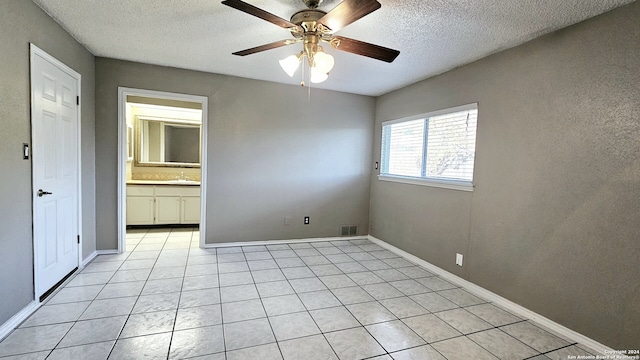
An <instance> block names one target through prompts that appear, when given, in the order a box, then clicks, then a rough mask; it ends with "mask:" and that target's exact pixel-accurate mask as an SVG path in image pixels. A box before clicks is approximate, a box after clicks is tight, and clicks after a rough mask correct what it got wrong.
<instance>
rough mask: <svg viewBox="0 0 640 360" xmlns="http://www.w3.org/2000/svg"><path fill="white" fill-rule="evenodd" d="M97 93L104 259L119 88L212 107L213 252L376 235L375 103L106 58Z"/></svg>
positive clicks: (111, 233)
mask: <svg viewBox="0 0 640 360" xmlns="http://www.w3.org/2000/svg"><path fill="white" fill-rule="evenodd" d="M96 83H97V84H98V85H97V87H96V100H97V104H96V164H97V170H96V173H97V174H96V185H97V200H96V207H97V214H98V218H99V219H100V221H99V223H98V224H97V233H98V240H97V241H98V244H97V246H98V249H115V248H117V233H116V229H117V209H116V207H117V195H116V190H117V184H116V182H117V181H116V174H117V149H116V148H117V121H118V115H117V108H118V106H117V101H118V99H117V98H118V96H117V95H118V86H124V87H132V88H139V89H149V90H159V91H168V92H177V93H186V94H195V95H202V96H207V97H208V98H209V103H208V106H209V112H208V117H209V128H208V135H207V136H208V174H207V176H208V183H207V186H208V188H207V191H208V193H207V199H206V201H207V218H206V221H207V239H206V242H207V243H215V242H238V241H251V240H267V239H290V238H301V237H328V236H337V235H338V234H339V232H338V230H339V226H340V225H341V224H359V225H360V226H361V231H362V233H364V234H366V233H367V231H366V230H367V228H368V215H369V192H370V187H369V185H370V177H369V174H370V164H371V153H372V151H373V150H372V141H371V139H372V137H373V118H374V108H375V100H374V99H373V98H370V97H366V96H359V95H350V94H345V93H338V92H332V91H323V90H316V89H313V90H312V91H311V100H310V102H309V100H308V98H307V89H306V88H300V87H299V86H288V85H282V84H274V83H268V82H263V81H255V80H248V79H242V78H236V77H229V76H224V75H216V74H208V73H200V72H195V71H188V70H180V69H175V68H167V67H160V66H152V65H145V64H138V63H131V62H124V61H118V60H113V59H104V58H97V59H96ZM305 215H308V216H310V217H311V224H310V225H306V226H305V225H303V224H302V222H303V217H304V216H305ZM285 216H292V223H291V225H289V226H284V217H285Z"/></svg>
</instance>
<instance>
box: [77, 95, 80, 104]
mask: <svg viewBox="0 0 640 360" xmlns="http://www.w3.org/2000/svg"><path fill="white" fill-rule="evenodd" d="M76 105H80V96H76Z"/></svg>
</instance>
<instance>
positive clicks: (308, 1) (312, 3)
mask: <svg viewBox="0 0 640 360" xmlns="http://www.w3.org/2000/svg"><path fill="white" fill-rule="evenodd" d="M302 2H304V4H305V5H306V6H307V7H308V8H309V9H315V8H317V7H318V6H320V4H322V0H302Z"/></svg>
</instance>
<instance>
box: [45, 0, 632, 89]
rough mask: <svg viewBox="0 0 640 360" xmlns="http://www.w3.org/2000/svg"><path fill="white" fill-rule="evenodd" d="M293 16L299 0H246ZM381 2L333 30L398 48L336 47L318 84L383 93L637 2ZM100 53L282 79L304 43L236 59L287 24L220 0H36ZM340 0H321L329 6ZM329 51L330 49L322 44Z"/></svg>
mask: <svg viewBox="0 0 640 360" xmlns="http://www.w3.org/2000/svg"><path fill="white" fill-rule="evenodd" d="M245 1H246V2H248V3H250V4H252V5H255V6H257V7H260V8H262V9H264V10H266V11H269V12H271V13H273V14H275V15H277V16H280V17H282V18H285V19H287V20H288V19H289V18H290V16H291V15H292V14H293V13H294V12H295V11H298V10H302V9H304V8H305V6H304V4H303V3H302V1H301V0H245ZM379 1H380V3H381V4H382V8H381V9H379V10H377V11H375V12H373V13H372V14H370V15H368V16H366V17H364V18H362V19H360V20H358V21H357V22H355V23H353V24H351V25H349V26H348V27H346V28H344V29H342V30H341V31H339V32H338V33H337V34H338V35H342V36H347V37H351V38H354V39H358V40H362V41H366V42H371V43H374V44H378V45H382V46H386V47H390V48H394V49H397V50H400V56H399V57H398V58H397V59H396V60H395V61H394V62H393V63H391V64H388V63H385V62H382V61H378V60H373V59H370V58H366V57H362V56H357V55H353V54H350V53H345V52H341V51H337V50H333V49H330V50H329V51H328V52H330V53H332V54H333V55H334V57H335V60H336V65H335V67H334V69H333V70H332V72H331V74H330V75H329V79H328V80H327V81H325V82H324V83H322V84H314V85H313V86H314V87H318V88H324V89H331V90H338V91H344V92H350V93H356V94H364V95H374V96H377V95H381V94H384V93H386V92H389V91H391V90H394V89H398V88H400V87H403V86H406V85H408V84H411V83H414V82H416V81H418V80H422V79H425V78H428V77H431V76H433V75H436V74H440V73H443V72H445V71H447V70H450V69H453V68H455V67H458V66H460V65H464V64H467V63H470V62H472V61H474V60H477V59H480V58H483V57H485V56H487V55H489V54H492V53H495V52H497V51H500V50H503V49H506V48H510V47H513V46H516V45H519V44H521V43H523V42H526V41H528V40H530V39H533V38H535V37H538V36H540V35H542V34H545V33H548V32H551V31H554V30H556V29H560V28H563V27H566V26H568V25H571V24H574V23H577V22H579V21H582V20H584V19H587V18H590V17H593V16H595V15H598V14H601V13H603V12H606V11H608V10H611V9H613V8H616V7H618V6H621V5H624V4H627V3H630V2H633V0H379ZM34 2H35V3H36V4H38V5H39V6H40V7H41V8H43V9H44V10H45V11H46V12H47V13H48V14H49V15H51V17H53V18H54V19H55V20H56V21H57V22H58V23H60V24H61V25H62V27H64V28H65V29H66V30H67V31H68V32H69V33H70V34H71V35H73V36H74V37H75V38H76V39H77V40H78V41H79V42H80V43H82V44H83V45H84V46H86V48H87V49H89V51H91V52H92V53H93V54H94V55H96V56H102V57H109V58H115V59H123V60H130V61H137V62H143V63H149V64H157V65H166V66H172V67H178V68H185V69H192V70H200V71H206V72H212V73H219V74H228V75H234V76H241V77H246V78H251V79H259V80H267V81H273V82H279V83H285V84H299V83H300V70H298V73H297V74H296V75H295V76H294V78H293V79H292V78H290V77H288V76H287V75H286V74H285V73H284V72H283V71H282V69H281V68H280V66H279V64H278V60H279V59H282V58H284V57H286V56H288V55H291V54H294V53H297V52H299V51H300V50H301V45H300V44H295V45H290V46H285V47H282V48H279V49H274V50H269V51H265V52H262V53H258V54H254V55H249V56H245V57H239V56H234V55H231V53H232V52H234V51H238V50H243V49H246V48H250V47H254V46H258V45H262V44H265V43H270V42H274V41H277V40H283V39H288V38H290V37H291V35H290V34H289V32H288V31H287V30H285V29H282V28H280V27H277V26H275V25H273V24H271V23H268V22H266V21H263V20H261V19H258V18H256V17H253V16H251V15H248V14H245V13H242V12H240V11H238V10H235V9H232V8H230V7H227V6H224V5H222V4H221V3H220V0H107V1H105V0H82V1H78V0H34ZM339 3H340V0H325V1H324V2H323V3H322V4H321V6H320V9H322V10H324V11H329V10H331V9H332V8H333V7H335V6H336V5H338V4H339ZM325 48H326V47H325Z"/></svg>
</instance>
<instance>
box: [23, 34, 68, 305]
mask: <svg viewBox="0 0 640 360" xmlns="http://www.w3.org/2000/svg"><path fill="white" fill-rule="evenodd" d="M57 63H58V62H57V60H55V59H53V58H51V57H50V56H49V55H47V54H46V53H44V52H42V50H40V49H37V48H35V47H34V46H32V52H31V101H32V104H31V106H32V115H31V127H32V129H31V131H32V152H31V153H32V161H33V162H32V166H33V236H34V262H35V289H36V299H37V298H39V297H40V296H41V295H42V294H44V293H45V292H47V291H48V290H49V289H51V288H52V287H53V286H54V285H56V283H58V282H59V281H60V280H62V279H63V278H64V277H65V276H66V275H67V274H69V273H70V272H72V271H73V270H74V269H75V268H77V267H78V261H79V260H78V241H79V240H78V234H79V228H78V197H79V184H78V166H79V165H78V163H79V162H78V156H79V154H78V140H79V135H78V129H79V126H78V125H79V116H78V105H77V102H76V97H77V95H78V79H79V75H78V74H77V73H75V74H73V73H70V71H69V69H68V68H66V67H65V66H64V65H60V64H57ZM74 76H75V77H74Z"/></svg>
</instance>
